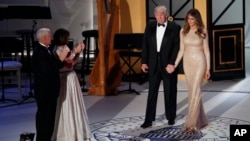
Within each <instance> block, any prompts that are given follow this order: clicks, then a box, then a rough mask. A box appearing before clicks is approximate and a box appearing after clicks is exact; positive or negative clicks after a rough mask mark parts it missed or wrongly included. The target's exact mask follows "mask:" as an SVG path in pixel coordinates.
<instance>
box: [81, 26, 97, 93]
mask: <svg viewBox="0 0 250 141" xmlns="http://www.w3.org/2000/svg"><path fill="white" fill-rule="evenodd" d="M82 36H83V37H84V40H83V43H85V49H84V50H83V58H82V64H81V79H82V82H81V84H82V85H83V91H84V92H86V91H88V90H87V89H85V88H84V86H85V84H86V82H85V74H90V72H91V69H92V68H93V66H94V63H95V59H96V57H97V55H98V53H99V48H98V30H86V31H83V32H82ZM91 39H93V46H91V43H92V42H91V41H92V40H91Z"/></svg>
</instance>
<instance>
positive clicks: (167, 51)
mask: <svg viewBox="0 0 250 141" xmlns="http://www.w3.org/2000/svg"><path fill="white" fill-rule="evenodd" d="M156 28H157V22H156V21H150V22H149V23H148V24H147V26H146V28H145V32H144V37H143V43H142V58H141V61H142V64H147V65H148V67H149V70H148V71H149V74H152V73H154V72H155V70H156V69H157V57H158V55H157V45H156V44H157V41H156ZM180 28H181V27H180V26H179V25H178V24H176V23H175V22H170V21H168V23H167V27H166V30H165V33H164V36H163V39H162V44H161V50H160V52H159V55H160V59H161V68H162V69H165V67H166V66H167V65H168V64H172V65H174V63H175V59H176V57H177V54H178V50H179V44H180V37H179V32H180ZM176 72H177V71H175V73H172V74H169V75H174V74H176Z"/></svg>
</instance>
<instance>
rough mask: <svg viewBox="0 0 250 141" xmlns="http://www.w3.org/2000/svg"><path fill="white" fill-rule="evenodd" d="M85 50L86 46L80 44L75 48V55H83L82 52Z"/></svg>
mask: <svg viewBox="0 0 250 141" xmlns="http://www.w3.org/2000/svg"><path fill="white" fill-rule="evenodd" d="M84 48H85V44H83V43H79V44H78V45H77V47H76V48H75V53H81V51H82V50H83V49H84Z"/></svg>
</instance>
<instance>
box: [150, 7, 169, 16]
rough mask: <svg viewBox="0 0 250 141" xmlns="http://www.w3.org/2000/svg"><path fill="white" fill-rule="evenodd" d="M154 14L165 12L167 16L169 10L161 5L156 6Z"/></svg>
mask: <svg viewBox="0 0 250 141" xmlns="http://www.w3.org/2000/svg"><path fill="white" fill-rule="evenodd" d="M154 12H155V13H156V12H164V13H165V14H166V15H169V14H168V9H167V7H166V6H164V5H159V6H156V7H155V9H154Z"/></svg>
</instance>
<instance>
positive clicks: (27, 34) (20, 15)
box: [6, 5, 52, 104]
mask: <svg viewBox="0 0 250 141" xmlns="http://www.w3.org/2000/svg"><path fill="white" fill-rule="evenodd" d="M17 11H18V12H17ZM51 18H52V17H51V12H50V8H49V7H45V6H15V5H14V6H8V8H7V16H6V19H33V25H32V29H31V30H29V29H28V30H27V29H23V30H18V31H16V33H17V34H18V35H21V37H22V38H23V41H24V46H26V49H27V71H28V76H29V80H30V82H29V83H30V92H29V94H28V95H25V96H23V98H24V99H23V100H22V101H21V102H20V103H19V104H21V103H23V102H24V101H26V100H28V99H29V98H33V97H34V95H33V93H32V87H33V86H32V75H31V65H30V62H31V56H30V51H31V47H33V46H34V44H35V43H34V33H35V29H36V24H37V22H36V19H51Z"/></svg>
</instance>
